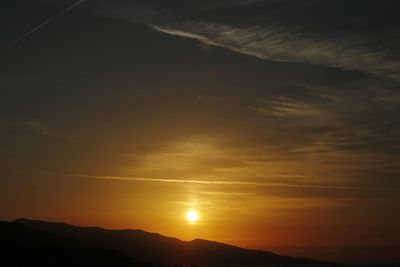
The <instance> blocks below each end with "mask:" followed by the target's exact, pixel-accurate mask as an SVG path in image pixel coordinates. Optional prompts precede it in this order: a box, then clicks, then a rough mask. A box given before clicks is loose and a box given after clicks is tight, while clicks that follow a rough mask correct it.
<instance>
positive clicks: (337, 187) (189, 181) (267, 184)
mask: <svg viewBox="0 0 400 267" xmlns="http://www.w3.org/2000/svg"><path fill="white" fill-rule="evenodd" d="M39 175H46V176H48V175H51V176H53V175H54V176H67V177H75V178H83V179H94V180H115V181H130V182H151V183H173V184H200V185H243V186H261V187H282V188H294V189H296V188H297V189H320V190H345V191H347V190H350V191H353V190H359V191H382V192H400V188H390V187H368V186H356V185H355V186H354V185H321V184H297V183H275V182H265V181H254V180H196V179H179V178H143V177H126V176H99V175H84V174H56V173H39Z"/></svg>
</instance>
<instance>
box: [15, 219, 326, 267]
mask: <svg viewBox="0 0 400 267" xmlns="http://www.w3.org/2000/svg"><path fill="white" fill-rule="evenodd" d="M15 223H16V224H19V225H24V226H26V227H30V228H32V229H35V230H40V231H45V232H48V233H51V234H55V235H58V236H61V237H64V238H73V239H74V240H80V241H82V242H85V243H86V244H89V245H91V246H96V247H102V248H105V249H110V250H115V251H118V252H119V253H121V254H124V255H127V256H129V257H130V258H131V259H132V260H135V261H138V262H147V263H151V264H153V265H157V266H160V265H161V266H166V265H168V266H170V265H172V264H183V265H187V264H191V265H193V264H198V265H236V266H237V265H267V264H282V265H286V264H288V265H289V264H290V265H294V264H299V265H312V264H323V262H320V261H317V260H312V259H304V258H294V257H288V256H281V255H277V254H275V253H272V252H267V251H260V250H249V249H244V248H239V247H235V246H231V245H227V244H223V243H218V242H214V241H208V240H201V239H195V240H193V241H181V240H179V239H177V238H171V237H166V236H162V235H159V234H155V233H149V232H145V231H142V230H107V229H103V228H99V227H79V226H73V225H69V224H65V223H53V222H44V221H34V220H27V219H19V220H16V221H15Z"/></svg>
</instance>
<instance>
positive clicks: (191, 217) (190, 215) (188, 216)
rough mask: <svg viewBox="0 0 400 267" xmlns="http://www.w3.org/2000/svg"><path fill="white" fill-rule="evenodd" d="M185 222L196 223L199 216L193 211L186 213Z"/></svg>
mask: <svg viewBox="0 0 400 267" xmlns="http://www.w3.org/2000/svg"><path fill="white" fill-rule="evenodd" d="M186 220H187V221H188V222H192V223H193V222H196V221H198V220H199V214H198V213H197V212H196V211H193V210H191V211H188V212H187V213H186Z"/></svg>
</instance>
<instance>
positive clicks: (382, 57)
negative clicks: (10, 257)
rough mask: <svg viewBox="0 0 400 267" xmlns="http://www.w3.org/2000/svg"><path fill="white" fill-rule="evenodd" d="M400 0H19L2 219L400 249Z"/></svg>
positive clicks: (372, 252)
mask: <svg viewBox="0 0 400 267" xmlns="http://www.w3.org/2000/svg"><path fill="white" fill-rule="evenodd" d="M399 8H400V3H399V2H398V1H397V0H379V1H377V0H297V1H295V0H229V1H228V0H217V1H215V0H213V1H211V0H202V1H198V0H192V1H179V0H169V1H161V0H112V1H111V0H86V1H73V0H29V1H28V0H3V1H2V3H1V8H0V31H1V35H0V47H1V48H0V60H1V64H0V88H1V89H0V159H1V160H0V214H1V218H0V219H4V220H14V219H17V218H21V217H24V218H32V219H42V220H50V221H64V222H68V223H72V224H78V225H88V226H89V225H90V226H93V225H96V226H102V227H107V228H113V229H123V228H135V229H143V230H147V231H151V232H158V233H161V234H163V235H168V236H174V237H178V238H181V239H183V240H191V239H195V238H203V239H210V240H216V241H220V242H226V243H230V244H234V245H238V246H243V247H247V248H256V249H264V250H269V251H274V252H277V253H281V254H286V255H291V256H302V257H312V258H317V259H323V260H333V261H345V262H385V263H388V262H395V261H397V262H398V261H399V260H400V258H399V255H398V251H399V250H400V213H398V207H399V205H400V179H399V178H400V117H399V114H400V87H399V86H400V45H399V44H400V19H399V17H398V10H399ZM190 210H194V211H197V212H198V215H199V220H198V221H197V222H195V223H190V222H188V221H187V220H186V219H185V214H186V212H187V211H190Z"/></svg>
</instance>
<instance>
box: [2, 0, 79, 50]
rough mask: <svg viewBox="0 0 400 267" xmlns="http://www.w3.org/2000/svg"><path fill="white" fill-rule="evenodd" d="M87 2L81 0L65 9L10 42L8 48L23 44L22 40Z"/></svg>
mask: <svg viewBox="0 0 400 267" xmlns="http://www.w3.org/2000/svg"><path fill="white" fill-rule="evenodd" d="M85 1H86V0H79V1H78V2H77V3H75V4H73V5H72V6H69V7H67V8H66V9H64V10H63V11H61V12H60V13H58V14H57V15H55V16H54V17H51V18H49V19H48V20H46V21H45V22H43V23H42V24H40V25H38V26H37V27H35V28H33V29H32V30H30V31H28V32H27V33H25V34H23V35H22V36H21V37H19V38H17V39H15V40H14V41H12V42H10V43H9V44H8V45H7V47H8V48H10V47H12V46H13V45H15V44H17V43H19V42H21V41H22V40H24V39H25V38H26V37H28V36H29V35H31V34H33V33H35V32H36V31H38V30H40V29H41V28H43V27H44V26H46V25H47V24H49V23H51V22H52V21H54V20H55V19H57V18H58V17H60V16H62V15H64V14H65V13H67V12H69V11H71V10H72V9H74V8H75V7H77V6H79V5H80V4H82V3H83V2H85Z"/></svg>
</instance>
